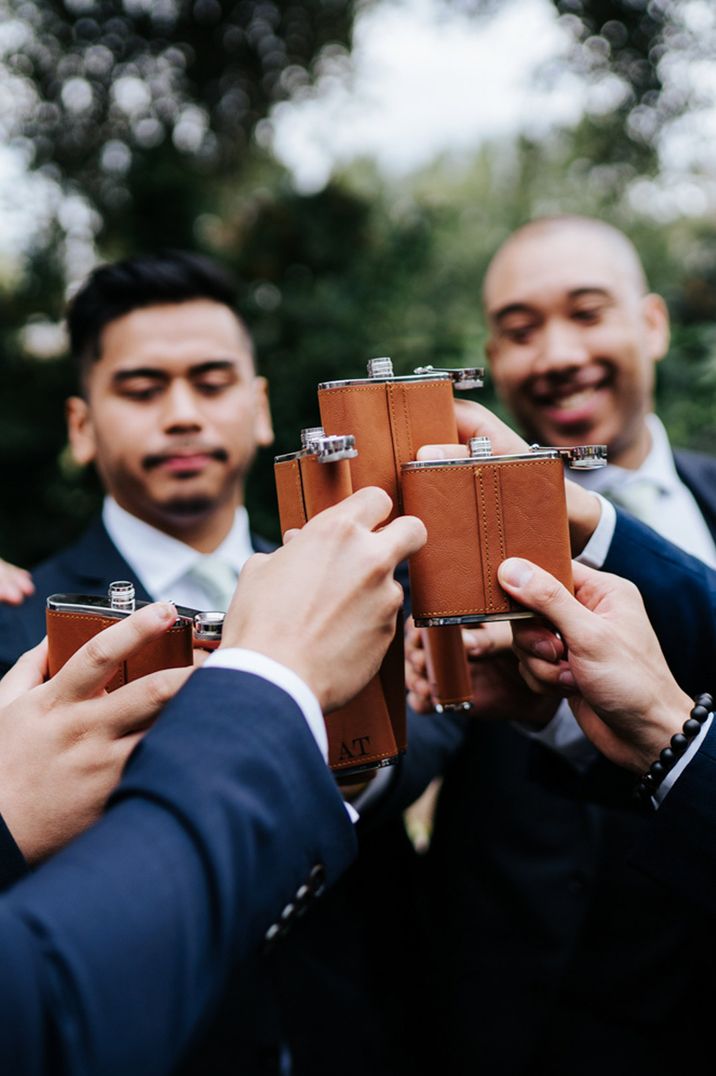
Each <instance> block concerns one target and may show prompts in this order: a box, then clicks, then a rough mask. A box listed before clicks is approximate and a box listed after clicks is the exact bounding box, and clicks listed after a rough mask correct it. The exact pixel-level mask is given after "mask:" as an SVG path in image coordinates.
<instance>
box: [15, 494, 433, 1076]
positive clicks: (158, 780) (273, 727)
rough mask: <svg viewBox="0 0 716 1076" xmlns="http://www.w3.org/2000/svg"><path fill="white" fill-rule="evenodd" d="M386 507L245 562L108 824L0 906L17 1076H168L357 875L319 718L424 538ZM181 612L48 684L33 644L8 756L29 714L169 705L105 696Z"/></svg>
mask: <svg viewBox="0 0 716 1076" xmlns="http://www.w3.org/2000/svg"><path fill="white" fill-rule="evenodd" d="M389 509H390V501H389V498H388V497H387V496H386V495H385V494H384V493H383V492H382V491H381V490H376V489H366V490H362V491H361V492H360V493H357V494H355V495H354V496H353V497H352V498H350V499H348V500H347V501H344V502H343V503H342V504H340V505H337V506H336V507H335V508H333V509H330V510H329V511H328V512H326V513H323V515H322V516H321V517H318V518H317V519H315V520H312V521H311V522H310V523H309V524H308V525H307V526H306V527H305V528H304V530H303V531H302V532H301V534H299V535H298V536H297V537H295V539H294V540H293V541H292V542H291V543H290V544H289V545H288V546H286V547H285V548H283V549H281V550H280V551H278V552H276V553H274V554H273V555H272V556H270V557H265V558H261V559H259V558H253V559H252V561H251V563H250V564H249V565H247V567H246V569H245V571H244V573H243V576H242V580H241V583H240V584H239V587H238V590H237V593H236V597H235V600H234V601H233V603H232V606H231V608H230V610H229V612H228V614H227V617H226V621H225V628H224V637H223V641H222V645H221V647H220V648H219V650H217V651H216V652H215V654H213V655H212V656H211V657H210V658H209V660H208V661H207V663H206V665H205V667H204V668H203V669H201V670H199V671H198V672H197V673H195V674H194V675H193V676H192V677H190V679H189V683H188V685H187V686H185V687H184V688H183V690H181V691H180V693H179V694H178V695H177V696H176V698H175V699H174V700H173V701H171V702H170V703H169V705H168V706H167V712H166V714H164V715H163V716H162V718H161V719H160V720H159V722H158V724H157V725H156V727H155V728H154V729H152V730H151V731H150V732H149V734H148V735H147V736H146V737H145V738H144V739H143V740H142V742H141V743H140V744H139V746H138V747H137V748H136V750H135V751H134V753H133V756H132V759H131V761H130V763H129V765H128V767H127V769H126V772H125V774H124V777H123V780H122V782H121V784H120V786H119V788H118V789H117V791H116V792H115V794H114V795H113V797H112V800H111V804H110V807H109V810H108V812H107V814H106V817H105V818H104V819H102V820H101V821H100V822H99V823H98V824H97V825H95V826H94V827H92V828H91V829H90V830H89V831H87V833H86V834H85V835H84V836H83V837H81V838H80V839H79V840H77V841H75V842H74V843H73V844H71V845H70V846H68V848H67V849H66V850H65V851H64V852H61V853H60V854H59V855H57V856H56V857H55V858H54V859H52V860H51V861H50V862H48V863H46V864H45V865H44V866H41V867H40V868H39V869H38V870H37V871H36V872H35V873H34V874H33V875H31V876H29V877H28V878H26V879H25V880H23V881H21V882H19V883H18V884H17V885H15V886H14V887H13V888H12V889H11V890H9V891H8V892H7V893H6V894H5V895H4V896H3V897H2V898H0V951H1V952H2V960H0V997H1V998H2V1010H3V1017H2V1021H0V1054H1V1055H2V1058H3V1064H4V1067H5V1069H6V1070H7V1071H8V1072H12V1073H13V1074H16V1076H23V1074H25V1073H27V1074H33V1076H40V1074H42V1076H49V1074H52V1073H58V1074H60V1073H65V1074H66V1073H72V1074H73V1076H82V1074H86V1076H93V1074H95V1073H99V1072H102V1073H105V1074H108V1076H110V1074H113V1073H114V1074H117V1076H124V1074H125V1073H127V1072H129V1071H132V1072H138V1073H147V1074H149V1073H152V1074H153V1076H156V1074H161V1073H167V1072H169V1071H170V1070H171V1069H172V1068H173V1066H174V1064H175V1063H176V1061H177V1059H178V1057H179V1056H180V1054H181V1052H182V1051H183V1050H184V1049H185V1048H186V1046H187V1044H188V1043H189V1042H190V1041H191V1039H192V1038H193V1037H195V1036H196V1034H197V1031H198V1029H199V1027H200V1022H201V1020H202V1018H203V1017H204V1016H205V1014H206V1011H207V1009H208V1008H209V1007H210V1006H211V1005H212V1004H214V1003H215V1002H216V999H217V997H218V994H219V991H220V989H221V987H222V985H223V981H224V979H225V978H226V976H227V975H228V973H229V971H230V970H231V969H232V966H234V964H235V962H236V961H237V960H239V961H241V962H242V966H243V965H245V963H246V961H247V959H248V958H249V957H250V956H251V954H252V953H254V952H255V951H256V948H257V946H258V945H259V944H260V943H261V941H262V940H263V941H264V944H267V945H271V944H275V943H276V941H277V939H279V938H281V937H282V935H284V934H285V933H286V931H287V930H289V929H290V927H291V925H292V923H293V922H294V920H295V919H297V918H298V917H299V916H300V915H301V914H302V913H303V912H305V911H306V910H307V909H308V907H309V906H310V905H311V903H312V902H313V901H314V900H315V898H316V897H317V896H318V895H319V894H320V892H321V891H322V890H323V888H324V887H325V884H326V882H327V880H332V879H333V878H334V877H335V876H336V874H337V873H339V872H340V871H341V870H343V869H344V868H345V866H346V865H347V863H348V862H349V861H350V859H351V857H352V855H353V854H354V852H355V842H354V838H353V834H352V826H351V825H350V823H349V820H348V815H347V813H346V811H345V809H344V804H343V803H342V800H341V797H340V796H339V794H338V791H337V789H336V786H335V783H334V781H333V779H332V777H331V775H330V774H329V771H328V769H327V767H326V765H325V759H326V753H327V740H326V733H325V727H324V724H323V717H322V711H329V710H330V709H332V708H333V707H335V706H340V705H341V704H342V703H343V702H344V701H346V700H347V699H348V698H351V697H353V695H354V694H355V693H356V692H357V691H358V690H359V689H360V688H361V686H362V685H363V684H364V683H365V682H366V681H367V680H368V678H369V677H370V676H371V675H373V674H374V673H375V671H376V669H377V667H378V665H379V663H380V660H381V658H382V655H383V653H384V651H385V647H386V644H387V641H388V640H389V639H390V638H391V635H392V631H394V629H395V619H396V615H397V612H398V610H399V608H400V606H401V604H402V596H401V594H400V591H399V588H398V587H396V584H395V582H394V579H393V572H394V569H395V566H396V564H397V563H398V562H399V561H400V560H402V559H403V558H404V557H405V556H406V555H408V554H409V553H410V552H412V551H415V550H417V549H418V548H420V546H421V545H422V543H423V542H424V541H425V530H424V527H423V526H422V524H420V523H419V522H418V521H417V520H414V519H409V518H403V519H400V520H396V521H394V523H391V524H390V525H389V526H388V527H386V528H384V529H383V530H381V532H380V533H379V534H376V533H375V532H374V529H375V527H376V526H377V525H378V524H379V523H380V521H381V520H383V519H384V518H385V516H386V514H387V513H388V511H389ZM279 597H280V601H281V605H282V609H283V611H284V612H285V614H286V615H285V618H282V619H280V620H277V618H276V616H275V612H274V610H275V606H276V601H277V600H278V599H279ZM317 599H319V600H320V611H321V615H319V616H316V615H315V614H316V607H315V603H316V600H317ZM175 615H176V614H175V610H174V608H173V607H172V606H171V605H169V604H168V603H160V604H158V605H150V606H148V607H146V608H144V609H142V610H140V611H139V612H138V613H136V614H134V615H132V616H130V617H128V618H126V619H125V620H122V621H120V622H119V623H117V624H116V625H114V626H113V627H111V628H109V629H107V630H106V631H105V632H102V633H101V634H100V635H99V636H97V637H96V638H95V639H93V640H91V641H90V642H89V643H87V644H86V645H85V647H84V648H82V650H80V651H79V652H78V653H77V654H75V655H74V657H73V658H71V659H70V661H69V662H68V663H67V665H66V666H65V667H64V668H63V669H62V670H60V672H59V673H57V674H56V676H55V677H54V678H53V679H52V680H50V681H48V682H46V683H42V682H41V681H42V675H43V672H45V671H46V670H45V669H44V665H45V664H46V658H45V655H44V654H43V647H42V646H41V647H38V648H37V651H36V652H35V653H34V654H30V655H28V656H27V657H26V658H25V659H24V661H23V662H21V663H20V665H19V666H18V667H17V668H16V669H14V670H12V671H11V672H10V673H9V674H8V675H7V677H6V678H5V679H4V681H3V683H2V685H0V727H1V728H2V729H3V738H4V740H5V741H6V742H7V734H8V727H10V733H9V736H10V742H11V741H12V736H13V735H17V734H18V730H19V734H22V732H23V730H26V728H27V727H28V726H29V727H30V729H32V727H33V725H34V723H35V722H36V721H37V720H38V719H39V720H41V721H42V720H44V721H45V722H48V721H53V720H57V721H58V722H59V724H60V725H61V726H64V725H65V723H66V720H65V712H66V711H69V712H70V714H72V715H74V720H75V721H76V723H77V727H78V729H82V730H83V736H85V737H86V736H88V735H90V734H91V733H92V731H94V729H95V727H96V726H98V725H101V724H102V723H103V721H104V722H107V721H115V720H117V714H118V712H119V711H120V710H121V709H122V708H125V709H126V708H130V709H131V708H132V707H133V706H134V707H135V709H136V706H137V701H138V698H139V692H140V691H141V690H144V691H145V692H150V690H151V691H152V692H154V693H155V694H156V693H157V692H158V691H159V692H160V693H161V692H162V691H166V689H167V684H164V686H163V687H158V685H157V684H156V682H155V683H154V686H153V688H151V689H150V687H149V686H148V684H149V680H148V679H146V680H145V681H138V682H136V684H129V685H126V686H125V687H123V688H120V689H119V690H118V692H116V693H114V694H112V695H106V694H105V693H104V692H103V691H102V688H103V686H104V685H105V684H106V683H107V682H108V681H109V680H110V679H111V677H112V675H113V673H114V671H115V669H116V666H117V664H118V663H121V662H122V661H123V660H124V659H125V658H127V657H128V656H130V655H131V654H132V653H134V652H136V651H137V650H138V649H139V648H141V647H142V646H143V645H146V643H148V642H149V641H151V640H152V639H154V638H156V637H157V636H158V635H160V634H161V632H162V631H165V630H167V629H168V628H170V627H171V625H172V624H173V622H174V620H175ZM296 624H300V625H301V630H300V632H298V635H297V633H296V630H295V625H296ZM33 674H34V675H36V677H37V679H38V680H39V681H40V682H39V683H37V685H36V686H35V687H33V688H30V689H29V690H28V683H27V678H28V676H29V677H30V678H31V677H32V675H33ZM175 687H176V684H175V683H172V684H171V685H169V688H170V690H173V689H174V688H175ZM78 738H79V739H81V738H82V737H78ZM34 793H35V794H36V795H39V796H40V797H42V796H43V794H44V790H43V789H35V790H34ZM50 817H51V815H50Z"/></svg>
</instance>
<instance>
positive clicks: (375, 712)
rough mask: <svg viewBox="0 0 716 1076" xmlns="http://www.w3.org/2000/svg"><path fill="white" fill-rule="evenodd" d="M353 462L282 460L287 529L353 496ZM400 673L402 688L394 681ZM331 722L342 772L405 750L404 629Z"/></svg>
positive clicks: (332, 753) (333, 751)
mask: <svg viewBox="0 0 716 1076" xmlns="http://www.w3.org/2000/svg"><path fill="white" fill-rule="evenodd" d="M352 462H354V461H349V460H347V459H345V460H338V461H335V462H329V463H321V462H319V460H317V459H316V457H315V456H314V455H313V454H310V453H309V454H306V455H298V454H296V455H295V456H294V457H293V458H292V459H284V460H277V461H276V462H275V463H274V475H275V479H276V495H277V498H278V512H279V519H280V522H281V532H282V533H285V532H286V531H287V530H289V529H290V528H292V527H302V526H303V525H304V523H306V522H307V521H308V520H309V519H311V518H312V517H313V516H315V515H316V514H317V513H318V512H322V511H323V509H324V508H329V507H330V506H331V505H333V504H337V503H338V502H339V501H342V500H344V498H346V497H348V496H350V494H351V493H352V492H353V487H352V483H351V466H350V465H351V463H352ZM398 636H399V637H398ZM396 673H397V675H398V676H399V680H398V681H397V683H398V690H397V691H396V690H395V687H394V686H393V681H394V680H395V677H396ZM325 722H326V732H327V734H328V764H329V766H330V767H331V769H332V770H333V771H334V772H335V773H337V774H341V775H342V776H348V775H350V774H353V773H362V772H363V771H365V770H371V769H376V768H377V767H379V766H383V765H387V764H389V763H391V762H394V761H395V760H396V759H397V758H398V757H399V755H400V753H401V751H402V750H404V749H405V700H404V692H403V639H402V631H401V632H398V633H396V637H395V638H394V640H393V642H392V643H391V645H390V647H389V649H388V653H387V654H386V656H385V658H384V659H383V664H382V666H381V669H380V671H379V673H378V674H377V675H376V676H374V677H373V679H372V680H371V681H370V682H369V683H368V684H367V685H366V686H365V687H364V688H363V690H362V691H361V692H360V693H359V694H358V695H356V697H355V698H354V699H351V701H350V702H348V703H346V705H345V706H341V707H340V708H339V709H338V710H333V711H332V712H331V713H329V714H326V715H325ZM396 733H397V736H396ZM398 737H399V738H400V743H399V742H398Z"/></svg>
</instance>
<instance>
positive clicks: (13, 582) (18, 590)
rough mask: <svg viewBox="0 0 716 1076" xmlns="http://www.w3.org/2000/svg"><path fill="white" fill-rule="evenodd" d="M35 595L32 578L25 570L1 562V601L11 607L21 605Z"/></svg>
mask: <svg viewBox="0 0 716 1076" xmlns="http://www.w3.org/2000/svg"><path fill="white" fill-rule="evenodd" d="M34 593H35V585H34V583H33V582H32V576H31V575H30V573H29V572H28V571H25V569H24V568H16V567H15V565H14V564H8V563H7V562H6V561H4V560H0V601H4V602H8V603H9V604H10V605H20V604H21V603H22V602H23V601H24V600H25V598H27V597H29V595H30V594H34Z"/></svg>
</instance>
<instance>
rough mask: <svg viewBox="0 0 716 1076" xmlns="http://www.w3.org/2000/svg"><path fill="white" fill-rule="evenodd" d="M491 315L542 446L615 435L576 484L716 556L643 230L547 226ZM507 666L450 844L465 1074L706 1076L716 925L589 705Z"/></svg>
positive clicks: (713, 489) (509, 398)
mask: <svg viewBox="0 0 716 1076" xmlns="http://www.w3.org/2000/svg"><path fill="white" fill-rule="evenodd" d="M484 303H485V312H486V318H487V322H488V329H489V340H488V344H487V353H488V357H489V361H490V368H491V373H492V377H493V379H494V383H495V386H496V388H497V391H498V393H499V394H500V396H501V398H502V399H503V400H504V402H505V403H506V405H507V406H508V407H509V408H510V409H511V410H512V412H513V413H514V415H515V416H516V418H517V420H518V422H519V424H520V425H521V427H522V428H523V431H524V433H525V434H526V435H527V436H528V438H529V439H530V440H531V441H536V442H539V443H541V444H543V445H558V446H567V445H575V444H584V443H604V444H607V446H608V449H609V461H610V463H609V466H608V467H606V468H605V469H604V470H602V471H594V472H583V473H581V474H580V473H578V472H573V473H572V474H571V475H570V477H573V478H576V479H577V480H578V481H579V482H580V484H582V485H585V486H586V487H587V488H589V489H592V490H595V491H596V492H601V493H603V494H605V495H606V496H609V497H610V498H611V499H612V500H614V501H615V502H616V503H618V504H620V505H622V506H623V507H626V508H627V509H628V510H630V511H631V512H632V513H633V514H634V515H637V516H638V517H639V518H641V519H642V520H643V521H645V522H647V523H649V525H650V526H652V527H653V528H654V529H656V530H658V531H660V532H661V533H662V534H663V535H664V536H665V537H667V538H669V539H670V540H671V541H672V542H674V543H675V544H677V545H679V546H681V547H682V548H683V549H685V550H686V551H687V552H689V553H692V554H694V555H695V556H697V557H698V558H699V559H700V560H703V561H705V562H706V563H708V564H711V565H712V566H713V565H714V564H716V545H715V544H714V543H715V540H716V461H714V460H712V459H710V458H707V457H704V456H699V455H697V454H695V453H687V452H678V451H677V452H674V451H673V450H672V448H671V446H670V444H669V440H668V437H667V434H666V431H665V430H664V427H663V426H662V424H661V423H660V422H659V420H658V418H657V417H656V415H654V414H653V407H654V383H655V371H656V365H657V363H658V362H659V361H660V360H661V359H663V358H664V356H665V355H666V352H667V349H668V344H669V321H668V313H667V309H666V305H665V303H664V300H663V299H662V298H661V297H660V296H658V295H655V294H653V293H651V292H650V291H649V287H648V284H647V281H646V277H645V274H644V271H643V268H642V266H641V263H640V260H639V257H638V254H637V252H636V250H635V249H634V247H633V245H632V243H631V242H630V241H629V239H628V238H627V237H626V236H625V235H623V234H622V233H621V232H619V231H618V230H617V229H615V228H614V227H612V226H611V225H610V224H608V223H606V222H604V221H601V220H596V219H591V218H584V217H573V216H560V217H551V218H544V219H539V220H535V221H531V222H529V223H528V224H526V225H525V226H524V227H522V228H520V229H519V230H518V231H516V232H515V233H513V234H512V235H511V236H509V237H508V238H507V240H506V241H505V242H504V243H503V245H502V246H501V247H500V248H499V250H498V251H497V252H496V254H495V256H494V257H493V260H492V262H491V264H490V266H489V269H488V272H487V274H486V277H485V281H484ZM475 634H479V633H475ZM497 661H501V662H504V663H507V662H509V661H511V659H510V657H509V654H507V653H503V654H500V655H497V656H495V655H494V652H493V654H491V655H490V656H489V657H485V658H477V659H476V660H474V661H473V663H472V664H473V669H474V670H475V684H476V686H477V692H478V693H477V695H476V698H475V716H476V718H477V719H476V720H475V721H474V722H473V723H472V725H471V728H470V731H469V733H468V737H467V740H466V743H465V746H464V749H463V751H462V752H461V754H460V756H459V758H458V759H457V760H456V761H455V763H454V764H453V766H452V768H451V770H450V771H449V772H448V773H447V775H446V777H445V781H444V784H443V790H442V794H441V797H440V802H439V805H438V810H437V816H436V824H435V832H434V837H433V842H432V846H431V850H430V860H431V876H432V878H433V879H434V880H435V885H434V886H433V887H432V888H433V892H434V894H435V899H434V904H433V921H434V922H435V923H437V924H439V927H438V929H437V939H436V940H437V949H438V955H439V960H440V962H441V967H440V981H441V995H442V997H443V1000H444V1002H445V1013H446V1019H447V1021H448V1027H449V1032H450V1033H449V1035H448V1037H447V1038H448V1041H449V1042H450V1043H451V1044H452V1045H453V1047H454V1057H453V1058H452V1059H451V1060H452V1065H451V1067H450V1069H449V1070H450V1072H451V1073H453V1074H455V1076H457V1074H462V1073H465V1074H467V1073H470V1074H473V1073H474V1072H477V1071H482V1072H485V1073H489V1074H490V1076H502V1074H504V1076H542V1074H544V1073H548V1074H549V1076H567V1074H568V1073H569V1074H570V1076H571V1074H575V1073H578V1074H579V1076H603V1074H604V1073H605V1072H609V1074H610V1076H621V1074H622V1073H623V1074H624V1076H626V1074H627V1073H628V1074H629V1076H642V1074H643V1076H647V1074H648V1076H655V1074H664V1076H666V1074H667V1073H673V1072H676V1071H682V1072H686V1071H692V1070H694V1069H692V1066H693V1065H695V1064H696V1061H695V1059H696V1058H697V1057H698V1056H699V1051H700V1050H703V1048H704V1038H705V1036H706V1035H707V1034H708V1030H707V1023H706V1022H701V1015H705V1009H704V1006H703V1002H702V998H703V997H704V994H703V982H704V978H705V975H706V973H707V969H708V967H709V962H710V961H712V959H713V954H712V953H710V952H709V949H708V946H704V944H703V942H704V941H705V940H706V939H707V937H708V935H709V933H710V928H709V927H708V925H707V923H706V922H705V921H704V919H703V918H702V917H700V916H699V913H698V912H694V914H693V915H692V914H691V909H690V908H689V909H686V908H685V907H684V905H683V903H680V902H679V901H678V900H677V899H675V898H673V897H672V896H671V895H670V894H668V893H667V892H665V891H662V890H661V889H660V888H659V886H657V885H656V884H654V883H652V882H651V881H649V880H648V879H646V878H643V877H641V876H639V874H638V873H637V872H636V871H635V870H634V869H633V868H632V867H631V865H630V861H629V859H630V850H631V848H632V846H633V844H634V843H635V842H636V841H637V840H638V839H639V837H640V834H641V832H642V829H643V826H644V825H645V823H646V820H645V819H644V818H643V817H641V816H640V815H639V814H638V813H636V812H635V810H634V808H633V806H632V804H631V801H630V792H631V782H629V781H626V782H624V781H620V779H619V776H618V774H617V773H616V771H610V770H609V767H608V766H607V765H606V764H605V763H604V760H603V759H600V758H599V757H598V756H597V754H596V752H595V751H594V749H593V748H592V747H591V746H590V745H589V744H588V743H587V742H586V741H585V739H584V737H583V735H582V734H581V732H580V730H579V729H578V727H577V726H576V723H575V722H574V720H573V718H572V717H571V714H570V713H569V710H568V709H567V712H566V713H565V711H564V709H562V708H560V709H558V710H557V711H556V712H555V710H554V708H552V709H551V711H550V712H548V713H547V714H546V715H545V710H544V704H540V707H539V708H538V707H537V706H536V705H535V704H534V703H533V702H532V701H531V700H530V699H529V698H528V697H527V696H526V695H525V692H524V691H523V690H522V689H521V688H520V687H519V686H517V687H515V686H514V684H515V681H514V678H513V679H512V680H510V679H509V678H508V677H507V676H506V677H505V680H504V683H503V689H502V692H501V694H500V693H499V692H498V691H497V690H496V687H495V682H494V675H495V669H496V667H497V666H496V664H495V663H496V662H497ZM481 670H483V671H484V684H485V685H486V687H485V691H487V690H489V691H490V693H491V702H490V705H487V704H486V703H485V701H484V700H485V699H486V697H487V696H486V694H485V692H483V693H482V695H481V694H480V684H481V682H483V681H481V680H480V675H481ZM491 676H492V677H493V678H492V680H491V679H490V677H491ZM555 705H556V704H555ZM687 1025H688V1026H689V1027H690V1028H692V1029H694V1030H693V1033H689V1035H687V1036H686V1037H684V1036H679V1037H678V1041H677V1038H676V1037H674V1036H672V1035H671V1034H670V1031H669V1029H670V1028H676V1027H686V1026H687Z"/></svg>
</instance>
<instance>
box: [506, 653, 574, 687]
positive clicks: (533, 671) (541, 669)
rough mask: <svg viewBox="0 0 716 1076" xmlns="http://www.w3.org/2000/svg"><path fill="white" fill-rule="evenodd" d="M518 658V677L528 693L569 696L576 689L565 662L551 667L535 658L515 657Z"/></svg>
mask: <svg viewBox="0 0 716 1076" xmlns="http://www.w3.org/2000/svg"><path fill="white" fill-rule="evenodd" d="M517 656H518V658H520V662H519V666H518V668H519V671H520V676H521V677H522V679H523V680H524V682H525V683H526V684H527V687H528V688H529V689H530V691H534V692H535V693H536V694H537V695H558V696H563V695H569V694H571V693H572V692H573V691H575V690H576V689H577V685H576V684H575V682H574V677H573V676H572V673H571V671H570V669H569V666H568V665H567V663H566V662H561V663H560V664H559V665H551V664H549V663H548V662H544V661H539V660H538V659H537V658H530V657H525V656H524V655H520V654H518V655H517Z"/></svg>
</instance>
